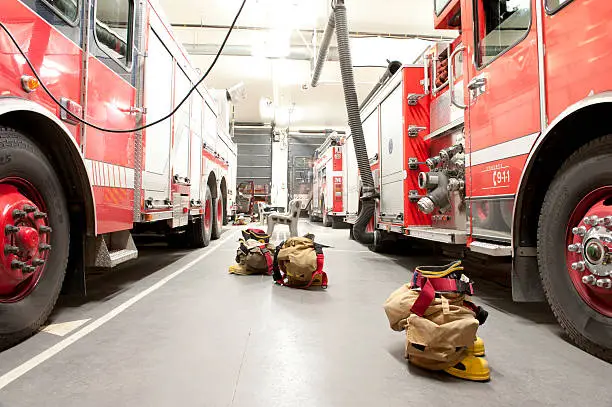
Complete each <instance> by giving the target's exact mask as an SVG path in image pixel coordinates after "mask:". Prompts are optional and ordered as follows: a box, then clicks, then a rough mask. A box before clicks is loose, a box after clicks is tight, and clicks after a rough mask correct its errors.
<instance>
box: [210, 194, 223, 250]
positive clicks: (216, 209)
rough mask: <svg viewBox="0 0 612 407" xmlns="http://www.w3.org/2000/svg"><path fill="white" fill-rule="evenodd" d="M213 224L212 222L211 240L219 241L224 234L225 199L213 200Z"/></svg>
mask: <svg viewBox="0 0 612 407" xmlns="http://www.w3.org/2000/svg"><path fill="white" fill-rule="evenodd" d="M213 201H214V205H213V222H212V233H211V238H212V239H213V240H217V239H219V238H220V237H221V233H223V199H221V198H217V199H213Z"/></svg>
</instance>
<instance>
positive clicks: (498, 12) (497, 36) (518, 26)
mask: <svg viewBox="0 0 612 407" xmlns="http://www.w3.org/2000/svg"><path fill="white" fill-rule="evenodd" d="M530 3H531V0H476V1H475V5H476V7H475V16H476V21H478V26H477V27H478V29H477V32H476V39H477V44H478V46H477V50H478V53H477V54H478V55H477V62H478V66H479V67H482V66H484V65H487V64H488V63H489V62H491V61H493V60H494V59H495V58H497V57H498V56H499V55H501V54H502V53H504V52H505V51H506V50H508V49H510V48H512V47H513V46H514V45H516V44H517V43H518V42H520V41H521V39H523V38H524V37H525V36H526V35H527V32H528V31H529V27H530V26H531V4H530Z"/></svg>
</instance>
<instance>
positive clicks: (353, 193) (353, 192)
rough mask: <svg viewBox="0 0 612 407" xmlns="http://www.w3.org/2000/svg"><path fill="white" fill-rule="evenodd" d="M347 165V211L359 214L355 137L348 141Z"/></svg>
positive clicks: (345, 170)
mask: <svg viewBox="0 0 612 407" xmlns="http://www.w3.org/2000/svg"><path fill="white" fill-rule="evenodd" d="M345 156H346V165H345V166H344V180H345V181H344V182H345V190H346V191H347V197H346V199H347V202H346V211H347V213H348V214H357V212H358V211H359V174H358V173H357V172H358V171H357V156H356V155H355V145H354V144H353V137H349V138H348V139H347V140H346V154H345Z"/></svg>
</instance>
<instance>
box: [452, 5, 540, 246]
mask: <svg viewBox="0 0 612 407" xmlns="http://www.w3.org/2000/svg"><path fill="white" fill-rule="evenodd" d="M465 3H468V4H469V6H468V7H466V9H467V10H466V12H465V13H464V14H463V15H462V19H463V27H466V30H465V32H464V38H469V39H470V40H469V41H470V42H472V43H473V46H468V47H467V49H468V51H467V55H466V58H465V59H464V68H465V69H464V72H466V73H467V76H468V77H467V80H466V81H465V85H464V86H465V88H464V92H465V94H466V98H465V102H466V104H467V105H468V107H467V110H466V114H467V116H466V129H465V130H466V152H467V157H466V158H467V159H466V167H467V168H466V172H467V174H466V175H467V176H466V180H467V185H466V192H467V194H468V197H472V198H479V199H480V200H481V201H482V200H485V201H486V202H485V203H486V204H487V205H488V207H491V208H492V207H495V206H496V205H499V202H500V200H501V199H502V198H506V199H507V198H508V197H509V196H513V195H514V194H516V190H517V185H518V182H519V179H520V177H521V172H522V169H523V166H524V163H525V160H526V158H527V155H528V154H529V151H530V150H531V147H532V145H533V141H534V139H535V138H534V137H533V135H534V134H537V133H538V132H539V131H540V95H539V75H538V72H539V71H538V46H537V43H538V41H537V30H536V16H535V14H536V13H535V9H534V7H533V6H532V2H531V0H507V1H506V0H486V1H485V0H474V1H465ZM471 21H475V23H474V24H472V23H471ZM474 29H476V30H477V31H476V35H473V34H474V33H473V30H474ZM510 207H511V206H510ZM472 210H474V209H473V208H472ZM506 215H507V214H506ZM506 218H508V219H511V216H510V217H507V216H506ZM471 220H472V233H473V235H475V236H486V237H491V238H499V237H504V238H508V237H509V235H510V225H509V224H508V221H507V220H505V218H504V217H503V216H502V214H501V213H499V211H493V210H491V211H487V214H486V216H484V215H483V216H475V215H474V213H472V216H471Z"/></svg>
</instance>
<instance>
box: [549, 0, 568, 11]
mask: <svg viewBox="0 0 612 407" xmlns="http://www.w3.org/2000/svg"><path fill="white" fill-rule="evenodd" d="M570 1H572V0H546V10H548V11H549V12H553V13H554V12H555V11H557V10H559V9H560V8H561V7H563V6H565V5H566V4H567V3H569V2H570Z"/></svg>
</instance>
